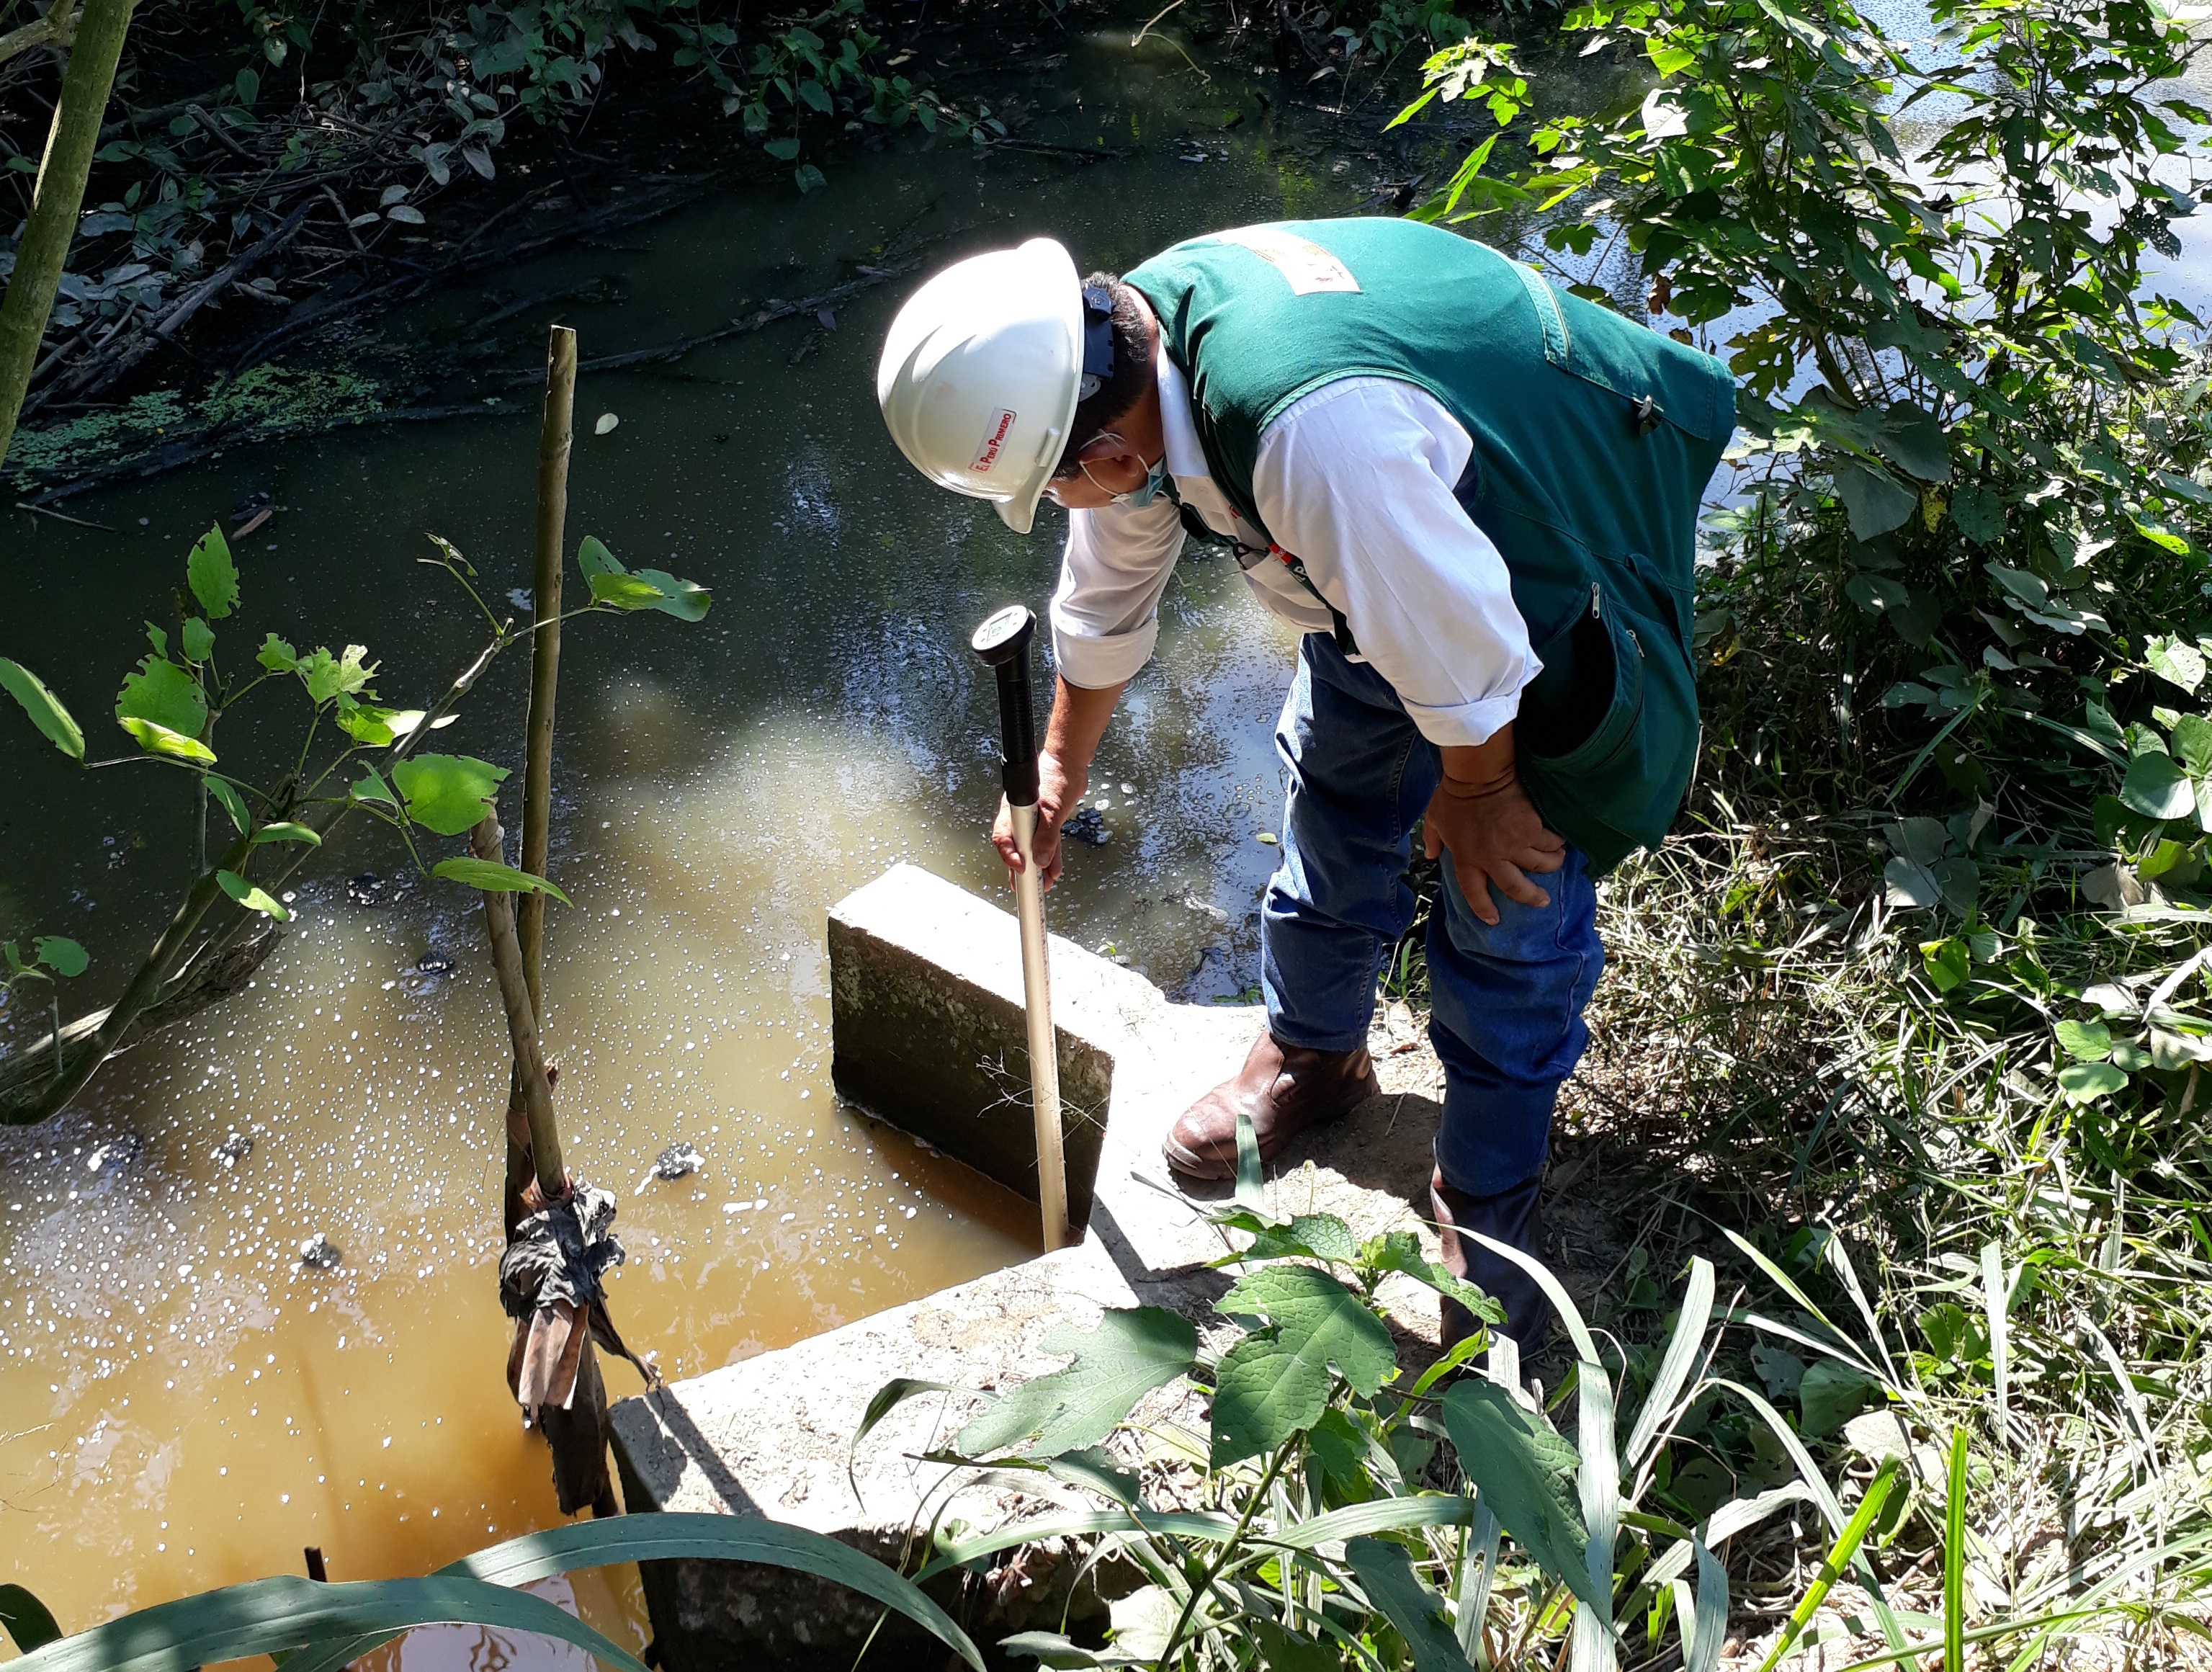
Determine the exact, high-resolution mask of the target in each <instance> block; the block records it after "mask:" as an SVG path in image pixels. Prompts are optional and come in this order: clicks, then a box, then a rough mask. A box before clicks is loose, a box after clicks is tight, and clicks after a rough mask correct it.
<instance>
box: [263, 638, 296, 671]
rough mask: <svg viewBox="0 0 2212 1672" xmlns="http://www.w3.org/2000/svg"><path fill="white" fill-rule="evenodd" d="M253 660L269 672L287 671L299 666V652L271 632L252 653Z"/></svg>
mask: <svg viewBox="0 0 2212 1672" xmlns="http://www.w3.org/2000/svg"><path fill="white" fill-rule="evenodd" d="M253 660H255V661H257V662H258V663H260V664H261V666H264V667H265V668H267V669H268V670H269V671H270V672H271V673H289V672H292V671H293V670H294V669H295V668H296V667H298V666H300V654H299V652H297V651H296V650H295V649H293V648H292V647H291V646H290V645H289V644H287V643H285V642H284V641H283V640H282V639H280V638H278V637H277V636H276V635H275V634H274V633H271V634H270V635H269V636H268V637H267V638H265V639H264V640H263V641H261V648H260V649H258V650H257V651H255V652H254V653H253Z"/></svg>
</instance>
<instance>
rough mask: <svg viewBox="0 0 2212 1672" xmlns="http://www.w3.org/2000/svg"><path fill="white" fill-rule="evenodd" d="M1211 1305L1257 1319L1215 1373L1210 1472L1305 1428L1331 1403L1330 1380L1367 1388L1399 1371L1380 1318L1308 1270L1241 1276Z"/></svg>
mask: <svg viewBox="0 0 2212 1672" xmlns="http://www.w3.org/2000/svg"><path fill="white" fill-rule="evenodd" d="M1218 1307H1219V1310H1221V1311H1222V1312H1224V1313H1225V1314H1227V1315H1229V1316H1232V1317H1255V1318H1259V1319H1261V1320H1262V1321H1263V1322H1262V1324H1261V1328H1257V1329H1255V1330H1254V1331H1253V1332H1252V1333H1251V1334H1250V1335H1247V1336H1245V1337H1244V1339H1243V1341H1239V1342H1237V1345H1236V1346H1234V1347H1231V1348H1230V1349H1229V1351H1228V1352H1227V1353H1225V1354H1224V1355H1223V1357H1222V1360H1221V1365H1220V1368H1219V1370H1218V1371H1217V1372H1216V1374H1215V1377H1214V1395H1213V1464H1214V1467H1215V1468H1221V1467H1222V1466H1224V1465H1225V1464H1228V1463H1232V1462H1237V1460H1238V1459H1239V1458H1242V1457H1251V1456H1258V1455H1259V1454H1260V1453H1261V1452H1264V1451H1271V1450H1273V1449H1274V1448H1275V1447H1277V1446H1279V1445H1280V1444H1282V1443H1283V1442H1284V1441H1285V1440H1286V1439H1288V1438H1290V1437H1291V1435H1292V1434H1295V1433H1297V1432H1300V1431H1302V1430H1304V1429H1308V1428H1310V1427H1312V1426H1313V1425H1314V1424H1315V1423H1316V1422H1318V1421H1319V1420H1321V1415H1322V1412H1323V1411H1324V1410H1325V1409H1327V1408H1328V1395H1329V1389H1330V1388H1331V1386H1332V1385H1333V1380H1334V1376H1341V1377H1343V1378H1344V1379H1345V1381H1346V1382H1347V1383H1350V1384H1351V1385H1352V1388H1353V1389H1354V1390H1355V1391H1357V1392H1359V1393H1362V1394H1373V1393H1374V1392H1375V1391H1376V1389H1378V1388H1380V1387H1381V1386H1382V1385H1383V1382H1384V1381H1385V1380H1386V1379H1388V1378H1389V1376H1390V1375H1391V1374H1392V1373H1393V1372H1394V1371H1395V1370H1396V1369H1397V1364H1398V1356H1397V1350H1396V1348H1395V1347H1393V1346H1392V1344H1391V1341H1390V1331H1389V1328H1387V1327H1386V1326H1385V1325H1384V1323H1383V1320H1382V1319H1381V1318H1379V1317H1377V1316H1376V1315H1375V1313H1374V1312H1373V1311H1372V1310H1370V1308H1369V1307H1368V1305H1367V1304H1366V1303H1365V1302H1364V1301H1363V1300H1362V1299H1361V1298H1359V1297H1358V1296H1357V1295H1355V1294H1354V1293H1352V1291H1351V1290H1349V1289H1347V1288H1346V1287H1345V1286H1344V1285H1343V1284H1341V1283H1340V1282H1338V1281H1337V1280H1336V1279H1334V1277H1331V1276H1330V1275H1329V1274H1328V1273H1326V1272H1322V1271H1316V1270H1315V1269H1314V1268H1312V1267H1310V1266H1270V1267H1267V1268H1264V1269H1262V1270H1260V1271H1256V1272H1254V1273H1252V1274H1250V1275H1249V1276H1246V1277H1243V1278H1240V1279H1239V1280H1237V1283H1236V1285H1235V1286H1233V1287H1232V1288H1231V1290H1230V1291H1229V1292H1228V1293H1227V1294H1226V1295H1225V1296H1223V1297H1222V1298H1221V1300H1220V1301H1219V1303H1218Z"/></svg>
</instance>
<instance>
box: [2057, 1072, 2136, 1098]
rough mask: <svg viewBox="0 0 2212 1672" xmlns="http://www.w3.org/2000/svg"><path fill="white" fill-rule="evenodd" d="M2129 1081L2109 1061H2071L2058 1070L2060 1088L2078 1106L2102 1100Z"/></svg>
mask: <svg viewBox="0 0 2212 1672" xmlns="http://www.w3.org/2000/svg"><path fill="white" fill-rule="evenodd" d="M2127 1083H2128V1077H2127V1076H2126V1075H2125V1074H2124V1073H2121V1072H2120V1071H2119V1070H2118V1068H2116V1067H2113V1066H2112V1064H2111V1063H2109V1062H2069V1064H2067V1066H2066V1067H2063V1068H2061V1069H2060V1070H2059V1071H2058V1090H2059V1091H2060V1092H2061V1094H2063V1096H2064V1097H2065V1099H2066V1101H2067V1102H2069V1103H2070V1104H2075V1106H2076V1107H2079V1106H2080V1105H2081V1104H2093V1103H2097V1102H2100V1101H2101V1100H2103V1099H2104V1098H2106V1097H2111V1096H2112V1093H2113V1092H2115V1091H2118V1090H2119V1089H2120V1088H2121V1087H2122V1086H2124V1085H2126V1084H2127Z"/></svg>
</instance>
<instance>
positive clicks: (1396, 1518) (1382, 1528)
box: [1246, 1494, 1475, 1550]
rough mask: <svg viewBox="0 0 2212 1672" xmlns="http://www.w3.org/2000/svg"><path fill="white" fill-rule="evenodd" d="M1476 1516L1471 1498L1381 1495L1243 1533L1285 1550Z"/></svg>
mask: <svg viewBox="0 0 2212 1672" xmlns="http://www.w3.org/2000/svg"><path fill="white" fill-rule="evenodd" d="M1474 1517H1475V1505H1474V1499H1471V1498H1461V1497H1458V1496H1455V1495H1454V1496H1445V1495H1443V1494H1438V1495H1436V1496H1433V1497H1422V1498H1384V1499H1377V1500H1376V1501H1375V1502H1374V1503H1372V1504H1355V1505H1352V1507H1351V1508H1349V1509H1346V1510H1331V1511H1329V1512H1328V1514H1327V1515H1317V1516H1315V1517H1312V1518H1311V1519H1310V1520H1307V1521H1297V1522H1292V1523H1291V1524H1290V1525H1289V1526H1287V1527H1285V1528H1283V1529H1280V1530H1279V1531H1277V1532H1273V1533H1262V1532H1252V1533H1249V1534H1247V1535H1246V1537H1247V1538H1249V1540H1250V1541H1251V1542H1253V1543H1254V1544H1264V1545H1267V1546H1270V1547H1279V1548H1281V1549H1285V1550H1311V1549H1313V1548H1314V1547H1316V1546H1318V1545H1323V1544H1328V1543H1331V1542H1334V1541H1338V1540H1341V1539H1348V1538H1358V1537H1360V1536H1362V1535H1366V1534H1372V1533H1403V1532H1410V1531H1412V1530H1413V1529H1415V1528H1417V1527H1468V1526H1472V1525H1473V1524H1474Z"/></svg>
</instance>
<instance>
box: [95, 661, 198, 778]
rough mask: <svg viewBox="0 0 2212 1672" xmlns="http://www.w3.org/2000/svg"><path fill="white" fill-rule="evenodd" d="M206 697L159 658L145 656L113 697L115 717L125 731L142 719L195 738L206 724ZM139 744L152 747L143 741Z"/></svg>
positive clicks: (181, 672) (191, 680)
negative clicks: (135, 670)
mask: <svg viewBox="0 0 2212 1672" xmlns="http://www.w3.org/2000/svg"><path fill="white" fill-rule="evenodd" d="M207 712H208V711H207V698H206V697H205V696H203V695H202V694H201V692H200V687H199V682H198V681H197V679H195V678H192V676H191V674H189V673H187V672H185V671H184V669H182V668H180V667H179V666H177V665H176V664H175V663H174V662H173V661H170V660H167V658H166V657H161V656H148V657H147V658H146V659H145V660H143V661H141V662H140V663H139V664H138V672H136V673H133V674H131V675H130V676H129V677H127V678H125V680H124V681H123V689H122V690H120V691H118V692H117V693H116V696H115V717H116V719H117V720H120V721H121V722H123V726H124V729H125V730H126V731H128V730H130V723H131V721H132V720H150V721H152V722H153V723H154V724H155V726H157V727H161V729H162V730H163V731H165V732H175V733H179V734H181V735H182V736H185V737H186V738H197V736H199V734H200V728H201V727H203V726H205V725H206V724H207ZM132 735H134V736H136V735H137V733H133V734H132ZM139 741H140V742H141V743H142V744H145V746H146V747H147V748H149V749H150V748H152V747H153V745H151V744H146V742H145V739H143V738H140V739H139ZM209 758H210V759H212V758H214V757H212V756H210V757H209Z"/></svg>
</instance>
